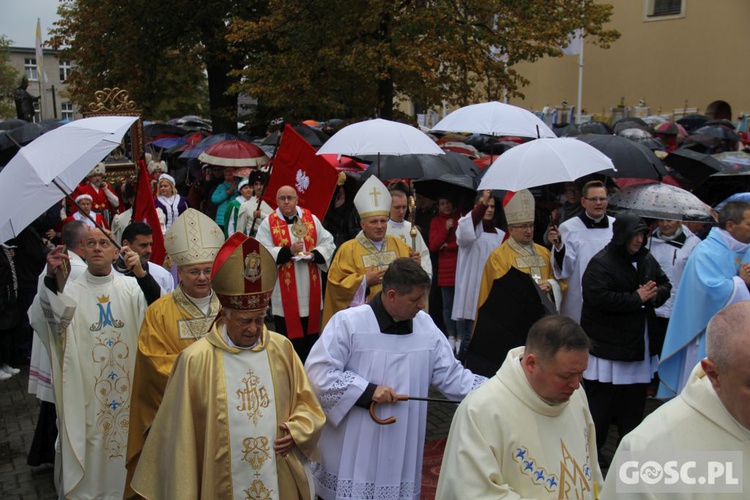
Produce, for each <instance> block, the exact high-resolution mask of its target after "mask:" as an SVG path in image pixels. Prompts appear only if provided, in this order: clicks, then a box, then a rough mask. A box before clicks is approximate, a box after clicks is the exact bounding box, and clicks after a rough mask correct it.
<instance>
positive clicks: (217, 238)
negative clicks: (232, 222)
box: [164, 208, 224, 266]
mask: <svg viewBox="0 0 750 500" xmlns="http://www.w3.org/2000/svg"><path fill="white" fill-rule="evenodd" d="M223 243H224V232H223V231H222V230H221V228H220V227H219V226H218V225H216V223H215V222H214V221H212V220H211V218H210V217H208V216H206V215H204V214H203V213H201V212H199V211H198V210H195V209H193V208H188V209H187V210H185V211H184V212H183V213H182V214H181V215H180V216H179V217H177V220H175V221H174V222H173V223H172V227H170V228H169V231H167V234H166V235H164V247H165V248H166V250H167V253H168V254H169V256H170V257H171V258H172V262H174V263H175V264H177V265H178V266H187V265H190V264H205V263H206V262H213V261H214V259H215V258H216V254H217V253H218V252H219V248H221V245H222V244H223Z"/></svg>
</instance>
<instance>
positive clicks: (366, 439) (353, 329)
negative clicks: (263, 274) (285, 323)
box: [305, 304, 486, 500]
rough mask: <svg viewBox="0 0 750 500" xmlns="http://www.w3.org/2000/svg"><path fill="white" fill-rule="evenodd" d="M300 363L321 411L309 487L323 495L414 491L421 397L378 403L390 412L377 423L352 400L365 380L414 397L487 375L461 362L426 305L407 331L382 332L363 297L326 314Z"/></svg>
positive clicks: (452, 392) (455, 392)
mask: <svg viewBox="0 0 750 500" xmlns="http://www.w3.org/2000/svg"><path fill="white" fill-rule="evenodd" d="M305 369H306V371H307V374H308V377H309V379H310V383H311V384H312V386H313V388H314V389H315V392H316V394H317V395H318V400H319V401H320V404H321V406H322V407H323V411H324V412H325V414H326V418H327V420H326V424H325V426H324V428H323V434H322V435H321V438H320V441H319V444H318V449H319V451H320V456H321V457H320V458H321V459H320V462H319V463H313V475H314V476H315V485H316V492H317V494H318V495H320V496H321V497H322V498H324V499H326V500H332V499H339V498H349V499H354V498H375V499H417V498H419V492H420V486H421V484H420V483H421V478H422V455H423V451H424V437H425V428H426V425H427V403H426V402H419V401H403V402H399V403H396V404H389V405H379V407H378V408H376V412H377V413H378V415H379V417H380V418H386V417H388V416H391V415H393V416H395V417H396V422H395V423H394V424H391V425H379V424H377V423H375V422H374V421H373V420H372V419H371V418H370V415H369V413H368V411H367V410H366V409H364V408H361V407H359V406H355V403H356V401H357V400H358V399H359V397H360V396H361V395H362V394H363V393H364V391H365V389H366V388H367V386H368V383H372V384H376V385H385V386H390V387H392V388H393V389H394V390H395V391H396V392H397V393H398V394H408V395H409V396H414V397H427V394H428V390H429V387H430V385H433V386H435V387H436V388H437V389H439V390H440V392H442V393H443V394H444V395H445V396H446V397H447V398H448V399H451V400H455V401H460V400H462V399H463V398H464V396H466V394H468V393H469V391H471V390H472V389H473V388H475V387H477V386H478V385H480V384H481V383H482V382H484V381H485V380H486V379H485V378H484V377H481V376H475V375H474V374H472V373H471V372H470V371H468V370H466V369H464V368H463V367H462V366H461V364H460V363H459V362H458V360H456V358H455V355H454V354H453V351H452V350H451V347H450V345H449V344H448V341H447V339H446V337H445V335H444V334H443V333H442V332H441V331H440V330H439V329H438V328H437V327H436V326H435V324H434V323H433V321H432V319H431V318H430V316H429V315H428V314H426V313H425V312H419V313H418V314H417V316H416V317H415V318H414V320H413V333H409V334H401V335H395V334H384V333H381V332H380V328H379V326H378V321H377V319H376V316H375V313H374V312H373V310H372V308H371V307H370V306H369V305H366V304H365V305H362V306H358V307H355V308H351V309H346V310H343V311H341V312H339V313H337V314H335V315H334V316H333V317H332V318H331V320H330V321H329V322H328V324H327V325H326V328H325V330H324V331H323V334H322V335H321V336H320V340H318V342H317V343H316V344H315V345H314V346H313V349H312V351H311V352H310V355H309V356H308V358H307V362H306V363H305Z"/></svg>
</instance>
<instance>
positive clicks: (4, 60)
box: [0, 36, 21, 119]
mask: <svg viewBox="0 0 750 500" xmlns="http://www.w3.org/2000/svg"><path fill="white" fill-rule="evenodd" d="M9 49H10V40H8V39H7V38H5V37H4V36H0V119H3V118H15V117H16V104H15V101H14V100H13V96H14V93H15V90H16V87H18V83H19V82H20V81H21V75H20V74H19V73H18V71H16V70H15V68H13V66H11V65H10V50H9Z"/></svg>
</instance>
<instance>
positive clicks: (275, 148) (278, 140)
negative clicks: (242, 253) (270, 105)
mask: <svg viewBox="0 0 750 500" xmlns="http://www.w3.org/2000/svg"><path fill="white" fill-rule="evenodd" d="M285 128H286V122H284V123H282V124H281V129H280V130H279V134H278V135H277V136H276V144H274V145H273V157H272V158H270V159H269V161H268V180H267V181H266V182H264V183H263V189H261V191H260V196H259V197H258V205H257V206H256V207H255V210H254V211H253V221H252V223H251V224H250V230H249V231H248V232H247V235H248V236H251V237H254V236H253V233H254V232H255V223H256V222H257V221H258V217H256V216H255V214H257V213H258V212H260V205H261V203H263V196H264V195H265V194H266V187H267V186H268V183H269V182H271V173H272V172H273V161H274V160H275V159H276V153H278V152H279V144H281V138H282V136H283V135H284V129H285ZM258 171H259V172H260V165H258ZM253 196H255V193H253ZM230 236H231V235H230Z"/></svg>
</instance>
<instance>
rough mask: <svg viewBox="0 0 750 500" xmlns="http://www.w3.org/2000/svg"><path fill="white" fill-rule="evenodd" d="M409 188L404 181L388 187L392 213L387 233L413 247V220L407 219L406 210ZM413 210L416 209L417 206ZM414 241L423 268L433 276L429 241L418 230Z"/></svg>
mask: <svg viewBox="0 0 750 500" xmlns="http://www.w3.org/2000/svg"><path fill="white" fill-rule="evenodd" d="M407 189H408V188H407V187H406V184H404V183H403V182H397V183H395V184H391V185H390V186H389V187H388V192H389V193H391V213H390V215H389V217H388V229H386V231H385V234H390V235H391V236H396V237H398V238H401V241H403V242H404V243H406V244H407V245H409V246H410V247H411V246H412V239H411V222H409V221H408V220H405V219H406V210H407V208H408V206H409V193H408V192H407ZM413 210H416V208H414V209H413ZM414 243H415V246H414V247H413V248H412V250H414V251H416V252H419V255H420V256H421V258H422V262H421V264H422V269H424V270H425V272H426V273H427V274H429V275H430V276H432V261H431V260H430V249H429V248H428V247H427V243H425V242H424V238H422V234H421V233H420V232H419V231H417V235H416V238H415V240H414Z"/></svg>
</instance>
